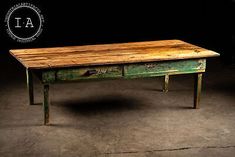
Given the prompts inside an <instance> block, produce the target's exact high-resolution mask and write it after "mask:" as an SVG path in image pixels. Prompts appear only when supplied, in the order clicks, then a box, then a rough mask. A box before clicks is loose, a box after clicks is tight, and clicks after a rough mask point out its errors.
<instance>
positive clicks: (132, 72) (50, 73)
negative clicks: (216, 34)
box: [27, 59, 206, 125]
mask: <svg viewBox="0 0 235 157" xmlns="http://www.w3.org/2000/svg"><path fill="white" fill-rule="evenodd" d="M205 69H206V59H188V60H175V61H161V62H151V63H134V64H121V65H104V66H89V67H71V68H59V69H58V68H57V69H46V70H37V72H36V73H37V76H39V79H40V80H41V82H42V83H43V85H44V88H43V89H44V102H43V108H44V124H45V125H47V124H49V106H50V105H49V104H50V101H49V84H52V83H60V82H70V81H83V80H92V79H113V78H115V79H116V78H125V79H132V78H140V77H156V76H165V79H164V86H163V91H164V92H167V91H168V85H169V76H170V75H176V74H190V73H194V74H195V88H194V108H199V100H200V93H201V82H202V73H203V72H205ZM27 82H28V91H29V97H30V98H29V100H30V104H31V103H32V102H33V84H32V78H31V73H29V71H27Z"/></svg>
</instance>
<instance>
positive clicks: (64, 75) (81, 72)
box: [56, 66, 122, 81]
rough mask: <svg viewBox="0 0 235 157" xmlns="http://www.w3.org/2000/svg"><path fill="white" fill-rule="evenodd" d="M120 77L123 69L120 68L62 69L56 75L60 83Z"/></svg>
mask: <svg viewBox="0 0 235 157" xmlns="http://www.w3.org/2000/svg"><path fill="white" fill-rule="evenodd" d="M118 77H122V67H120V66H97V67H96V66H94V67H81V68H74V69H61V70H58V71H57V73H56V80H58V81H69V80H71V81H73V80H81V79H94V78H96V79H97V78H118Z"/></svg>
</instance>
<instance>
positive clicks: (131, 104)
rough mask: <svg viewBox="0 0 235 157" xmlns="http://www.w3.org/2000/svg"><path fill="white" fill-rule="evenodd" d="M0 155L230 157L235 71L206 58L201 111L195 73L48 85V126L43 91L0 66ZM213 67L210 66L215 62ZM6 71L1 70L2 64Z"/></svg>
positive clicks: (19, 71) (234, 143)
mask: <svg viewBox="0 0 235 157" xmlns="http://www.w3.org/2000/svg"><path fill="white" fill-rule="evenodd" d="M0 64H1V66H0V67H4V70H5V72H4V73H2V74H4V75H3V76H2V75H1V77H0V79H1V88H0V156H1V157H21V156H22V157H32V156H38V157H60V156H63V157H158V156H159V157H184V156H185V157H189V156H190V157H201V156H202V157H216V156H218V157H232V156H234V154H235V73H234V72H235V68H234V67H226V66H223V65H221V64H220V62H219V61H218V60H214V59H210V60H209V63H208V66H207V67H208V70H207V73H206V74H205V75H204V80H203V91H202V96H201V109H199V110H194V109H191V107H192V106H193V77H192V75H178V76H173V77H171V78H170V87H169V88H170V91H169V92H168V93H167V94H165V93H162V92H161V86H162V81H163V78H161V77H159V78H150V79H135V80H107V81H90V82H80V83H69V84H56V85H52V86H51V90H50V94H51V102H52V104H51V119H50V120H51V123H52V124H51V125H50V126H43V125H42V123H43V112H42V105H41V102H42V88H41V85H40V83H39V82H38V80H35V99H36V100H35V101H36V103H37V104H38V105H33V106H29V105H27V102H28V97H27V91H26V81H25V72H24V68H23V67H22V66H21V65H20V64H18V63H17V62H16V61H15V60H14V59H10V58H9V59H8V60H7V61H6V62H5V63H0ZM212 65H213V66H212ZM2 70H3V68H2Z"/></svg>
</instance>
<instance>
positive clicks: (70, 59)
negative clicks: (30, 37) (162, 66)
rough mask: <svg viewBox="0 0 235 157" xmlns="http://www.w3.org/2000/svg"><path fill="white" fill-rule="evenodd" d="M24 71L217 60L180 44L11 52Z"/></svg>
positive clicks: (129, 44)
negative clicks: (23, 67)
mask: <svg viewBox="0 0 235 157" xmlns="http://www.w3.org/2000/svg"><path fill="white" fill-rule="evenodd" d="M10 53H11V54H12V55H13V56H14V57H15V58H16V59H17V60H19V61H20V62H21V63H22V64H23V65H24V66H25V67H27V68H30V69H48V68H60V67H73V66H89V65H107V64H125V63H137V62H151V61H166V60H179V59H193V58H206V57H215V56H219V54H218V53H216V52H214V51H211V50H207V49H204V48H201V47H198V46H195V45H192V44H189V43H186V42H184V41H181V40H162V41H147V42H133V43H119V44H103V45H85V46H67V47H55V48H34V49H16V50H10Z"/></svg>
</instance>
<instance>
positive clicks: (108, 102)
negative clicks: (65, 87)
mask: <svg viewBox="0 0 235 157" xmlns="http://www.w3.org/2000/svg"><path fill="white" fill-rule="evenodd" d="M53 105H54V106H59V107H63V108H65V110H69V111H70V112H74V113H80V114H82V115H86V116H89V115H93V114H98V113H104V112H122V111H128V110H138V109H140V108H141V107H143V106H144V104H143V103H142V102H141V100H139V99H135V98H131V97H125V96H122V95H105V96H102V97H100V96H99V97H97V96H92V97H89V98H82V99H69V100H66V101H59V102H53Z"/></svg>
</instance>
